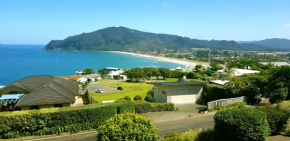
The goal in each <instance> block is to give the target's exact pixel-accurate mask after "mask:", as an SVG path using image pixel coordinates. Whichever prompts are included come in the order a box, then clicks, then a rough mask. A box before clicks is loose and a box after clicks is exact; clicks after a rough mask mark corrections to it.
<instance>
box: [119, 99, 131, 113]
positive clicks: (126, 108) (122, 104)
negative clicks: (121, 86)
mask: <svg viewBox="0 0 290 141" xmlns="http://www.w3.org/2000/svg"><path fill="white" fill-rule="evenodd" d="M115 103H116V104H117V113H118V114H120V113H128V112H130V113H135V107H134V103H133V101H131V100H125V99H119V100H117V101H115Z"/></svg>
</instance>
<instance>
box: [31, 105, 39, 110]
mask: <svg viewBox="0 0 290 141" xmlns="http://www.w3.org/2000/svg"><path fill="white" fill-rule="evenodd" d="M38 109H39V106H36V105H34V106H30V110H38Z"/></svg>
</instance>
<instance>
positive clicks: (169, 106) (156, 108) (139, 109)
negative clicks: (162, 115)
mask: <svg viewBox="0 0 290 141" xmlns="http://www.w3.org/2000/svg"><path fill="white" fill-rule="evenodd" d="M134 104H135V112H136V113H138V114H140V113H148V112H161V111H174V104H173V103H149V102H145V101H136V102H135V103H134Z"/></svg>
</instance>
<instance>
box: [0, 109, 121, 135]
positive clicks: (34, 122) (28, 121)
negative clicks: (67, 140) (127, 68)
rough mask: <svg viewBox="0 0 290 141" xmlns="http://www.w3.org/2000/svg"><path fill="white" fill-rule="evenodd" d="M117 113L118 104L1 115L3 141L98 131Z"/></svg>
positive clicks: (0, 133)
mask: <svg viewBox="0 0 290 141" xmlns="http://www.w3.org/2000/svg"><path fill="white" fill-rule="evenodd" d="M116 113H117V107H116V105H115V104H91V105H85V106H79V107H63V108H47V109H40V110H33V111H17V112H16V111H15V112H4V113H0V138H15V137H22V136H30V135H48V134H61V133H63V132H71V133H74V132H77V131H80V130H88V129H95V128H97V126H99V125H101V124H103V123H104V122H105V121H106V120H107V119H109V118H110V117H113V116H114V115H115V114H116Z"/></svg>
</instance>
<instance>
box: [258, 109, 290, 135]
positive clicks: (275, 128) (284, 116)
mask: <svg viewBox="0 0 290 141" xmlns="http://www.w3.org/2000/svg"><path fill="white" fill-rule="evenodd" d="M257 109H258V110H260V111H262V112H263V113H265V114H266V115H267V121H268V123H269V126H270V129H271V134H272V135H276V134H279V133H280V132H283V131H284V130H285V129H286V126H287V123H288V119H289V117H290V112H289V111H287V110H285V109H282V108H281V107H280V106H276V107H275V106H271V105H266V106H259V107H257Z"/></svg>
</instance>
